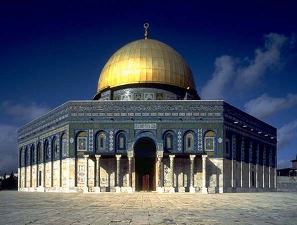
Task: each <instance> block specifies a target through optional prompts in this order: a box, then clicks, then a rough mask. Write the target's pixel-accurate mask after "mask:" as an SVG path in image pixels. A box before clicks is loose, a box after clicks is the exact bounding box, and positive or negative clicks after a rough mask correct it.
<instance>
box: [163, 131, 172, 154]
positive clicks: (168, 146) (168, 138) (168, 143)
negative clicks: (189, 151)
mask: <svg viewBox="0 0 297 225" xmlns="http://www.w3.org/2000/svg"><path fill="white" fill-rule="evenodd" d="M173 139H174V136H173V133H172V132H171V131H167V132H166V133H165V135H164V149H165V151H167V152H169V151H172V150H173Z"/></svg>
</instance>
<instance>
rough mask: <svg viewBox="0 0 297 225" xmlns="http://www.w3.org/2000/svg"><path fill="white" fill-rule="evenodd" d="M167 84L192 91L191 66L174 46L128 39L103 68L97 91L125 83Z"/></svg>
mask: <svg viewBox="0 0 297 225" xmlns="http://www.w3.org/2000/svg"><path fill="white" fill-rule="evenodd" d="M143 83H150V84H152V83H155V84H168V85H173V86H177V87H181V88H190V89H194V90H195V83H194V80H193V75H192V72H191V69H190V68H189V66H188V65H187V63H186V62H185V60H184V59H183V58H182V56H181V55H179V54H178V53H177V52H176V51H175V50H174V49H173V48H171V47H169V46H168V45H166V44H164V43H162V42H160V41H157V40H152V39H142V40H137V41H134V42H131V43H129V44H127V45H125V46H123V47H122V48H120V49H119V50H118V51H117V52H115V53H114V54H113V55H112V56H111V58H110V59H109V60H108V61H107V63H106V64H105V66H104V67H103V69H102V71H101V74H100V77H99V81H98V89H97V91H98V92H101V91H102V90H104V89H106V88H114V87H118V86H121V85H127V84H143Z"/></svg>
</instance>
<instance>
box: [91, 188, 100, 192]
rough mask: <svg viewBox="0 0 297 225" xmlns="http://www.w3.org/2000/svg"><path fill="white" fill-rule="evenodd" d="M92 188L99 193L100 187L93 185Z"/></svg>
mask: <svg viewBox="0 0 297 225" xmlns="http://www.w3.org/2000/svg"><path fill="white" fill-rule="evenodd" d="M93 190H94V192H96V193H100V192H101V188H100V187H94V188H93Z"/></svg>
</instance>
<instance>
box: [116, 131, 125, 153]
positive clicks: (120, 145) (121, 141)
mask: <svg viewBox="0 0 297 225" xmlns="http://www.w3.org/2000/svg"><path fill="white" fill-rule="evenodd" d="M116 148H117V149H116V150H126V134H125V132H124V131H120V132H118V133H117V136H116Z"/></svg>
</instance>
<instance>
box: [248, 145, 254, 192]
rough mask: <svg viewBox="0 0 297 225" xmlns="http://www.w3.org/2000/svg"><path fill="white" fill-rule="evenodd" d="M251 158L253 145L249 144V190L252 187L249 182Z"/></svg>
mask: <svg viewBox="0 0 297 225" xmlns="http://www.w3.org/2000/svg"><path fill="white" fill-rule="evenodd" d="M252 156H253V143H252V142H250V146H249V173H248V176H249V188H251V186H252V182H251V161H252Z"/></svg>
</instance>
